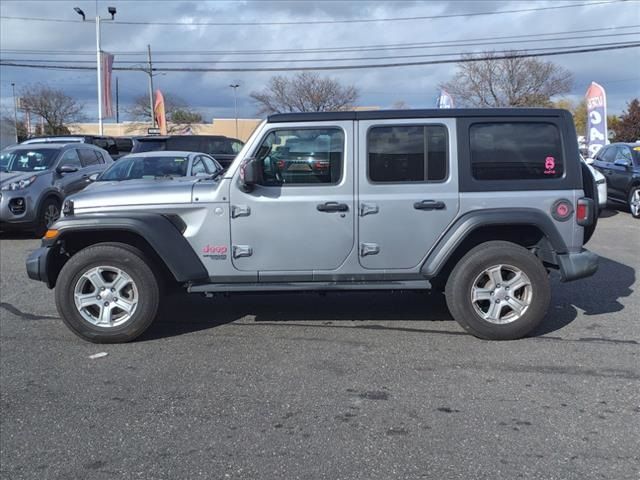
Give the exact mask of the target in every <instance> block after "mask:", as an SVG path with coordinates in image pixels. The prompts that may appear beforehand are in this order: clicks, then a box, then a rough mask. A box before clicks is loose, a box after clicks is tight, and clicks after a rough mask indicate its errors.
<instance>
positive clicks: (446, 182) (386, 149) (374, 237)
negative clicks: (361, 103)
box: [358, 119, 459, 270]
mask: <svg viewBox="0 0 640 480" xmlns="http://www.w3.org/2000/svg"><path fill="white" fill-rule="evenodd" d="M358 140H359V141H358V146H359V148H358V188H359V192H358V242H359V245H358V247H359V259H360V264H361V265H362V266H363V267H364V268H367V269H385V270H388V269H412V268H415V267H417V266H419V265H420V264H421V262H422V260H423V259H424V257H425V256H426V254H427V252H428V251H429V250H430V249H431V247H432V246H433V245H434V244H435V242H436V241H437V239H438V237H439V236H440V235H442V233H443V232H444V231H445V229H446V227H447V226H448V225H449V224H450V223H451V222H452V221H453V219H454V218H455V217H456V215H457V212H458V206H459V200H458V169H457V162H455V161H452V159H455V158H456V156H457V155H456V151H457V150H456V130H455V120H453V119H417V120H410V119H409V120H367V121H360V122H359V126H358Z"/></svg>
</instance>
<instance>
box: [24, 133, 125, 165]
mask: <svg viewBox="0 0 640 480" xmlns="http://www.w3.org/2000/svg"><path fill="white" fill-rule="evenodd" d="M34 143H89V144H91V145H95V146H96V147H100V148H102V149H103V150H106V151H107V152H108V153H109V155H110V156H111V158H114V159H115V158H118V157H119V156H120V151H119V150H118V145H117V144H116V140H115V138H113V137H109V136H106V135H52V136H49V137H33V138H29V139H28V140H25V141H24V142H22V145H31V144H34Z"/></svg>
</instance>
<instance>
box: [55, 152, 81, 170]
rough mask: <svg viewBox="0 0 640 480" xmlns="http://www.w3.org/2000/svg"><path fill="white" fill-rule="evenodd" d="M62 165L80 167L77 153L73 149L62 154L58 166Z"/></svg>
mask: <svg viewBox="0 0 640 480" xmlns="http://www.w3.org/2000/svg"><path fill="white" fill-rule="evenodd" d="M62 165H71V166H72V167H78V168H80V167H82V165H81V164H80V158H79V157H78V152H76V149H75V148H72V149H70V150H67V151H66V152H64V153H63V154H62V157H61V158H60V166H62Z"/></svg>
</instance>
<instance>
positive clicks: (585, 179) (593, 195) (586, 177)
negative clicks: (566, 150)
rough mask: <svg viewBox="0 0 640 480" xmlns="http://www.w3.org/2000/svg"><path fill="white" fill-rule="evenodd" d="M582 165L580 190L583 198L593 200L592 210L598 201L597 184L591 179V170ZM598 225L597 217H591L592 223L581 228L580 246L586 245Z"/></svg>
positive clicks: (584, 164)
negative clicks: (582, 234)
mask: <svg viewBox="0 0 640 480" xmlns="http://www.w3.org/2000/svg"><path fill="white" fill-rule="evenodd" d="M580 163H581V164H582V190H583V191H584V196H585V197H587V198H590V199H591V200H593V205H594V208H598V205H600V203H599V199H598V184H596V179H595V178H594V177H593V174H592V173H591V170H589V167H588V166H587V164H586V163H584V162H580ZM597 225H598V215H594V216H593V223H592V224H591V225H587V226H585V227H583V229H584V237H583V240H582V244H583V245H586V243H587V242H588V241H589V240H591V237H592V236H593V234H594V233H595V231H596V226H597Z"/></svg>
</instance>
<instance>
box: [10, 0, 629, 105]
mask: <svg viewBox="0 0 640 480" xmlns="http://www.w3.org/2000/svg"><path fill="white" fill-rule="evenodd" d="M557 4H558V3H557V2H552V1H546V2H535V3H534V2H516V1H514V2H499V1H474V2H470V1H464V2H447V1H432V2H428V3H427V2H417V1H408V2H382V1H366V0H362V1H351V2H336V1H323V2H292V1H259V2H250V1H242V2H178V1H162V2H128V1H110V2H106V1H102V0H101V1H100V2H99V10H100V13H101V14H102V15H103V16H106V7H107V5H114V6H116V7H117V9H118V13H117V16H116V18H117V19H118V20H121V21H124V20H129V21H153V20H155V21H185V22H191V23H193V22H197V21H220V22H222V21H256V22H266V21H274V20H275V21H299V20H317V19H348V18H351V19H353V18H373V17H399V16H403V17H409V16H418V15H419V16H424V15H438V14H459V13H464V12H479V11H496V10H505V9H521V8H531V7H532V6H535V7H539V6H552V5H557ZM76 5H78V6H80V7H81V8H82V9H83V10H84V11H85V13H86V15H87V18H88V19H91V18H92V17H94V16H95V2H94V1H92V0H91V1H87V0H84V1H60V2H38V1H30V2H21V1H13V0H4V1H3V2H2V3H1V4H0V11H1V13H2V15H3V16H6V15H9V16H28V17H51V18H68V19H75V18H77V15H76V13H75V12H73V7H74V6H76ZM638 20H640V3H638V2H624V3H614V4H611V5H593V6H589V7H578V8H567V9H559V10H548V11H541V12H528V13H514V14H508V15H493V16H473V17H456V18H450V19H440V20H420V21H397V22H376V23H349V24H323V25H280V26H196V25H189V26H185V27H175V26H174V27H165V26H151V25H146V26H132V25H109V24H105V25H104V26H103V49H104V50H107V51H114V52H122V51H132V50H135V51H143V50H145V49H146V45H147V44H151V46H152V50H153V51H156V52H160V51H167V50H234V49H235V50H246V49H282V48H317V47H333V46H336V47H337V46H345V45H347V46H349V45H372V44H392V43H407V42H432V41H442V40H459V39H466V38H481V37H492V36H503V35H522V34H527V33H529V34H535V33H541V32H560V31H571V30H582V29H588V28H589V27H593V28H602V27H603V26H616V25H637V24H638ZM1 26H2V28H1V29H0V44H1V45H2V48H3V49H38V50H42V49H55V50H83V51H93V50H94V49H95V36H94V29H93V24H92V23H88V22H87V23H85V24H82V23H81V22H78V23H45V22H22V21H12V20H3V21H2V25H1ZM633 38H635V39H637V38H638V36H637V35H636V36H635V37H618V38H615V37H611V38H608V39H607V38H597V39H592V40H590V39H589V36H588V35H585V36H584V38H581V39H576V40H573V41H566V42H563V43H559V42H557V43H556V44H555V45H554V44H553V43H545V44H536V46H545V47H547V46H560V45H582V44H589V43H598V41H602V42H610V41H618V40H629V39H633ZM513 46H514V47H517V45H513ZM467 48H469V47H467ZM486 48H491V47H490V46H487V47H486ZM461 49H462V48H461V47H457V48H451V49H444V48H442V49H433V50H429V52H428V53H442V52H447V51H448V52H453V51H460V50H461ZM386 53H389V52H386ZM411 53H418V52H416V51H414V50H405V51H400V53H399V54H411ZM357 55H358V54H349V56H357ZM364 55H367V56H383V55H385V52H384V51H382V52H368V53H366V54H364ZM336 56H337V55H334V54H318V55H317V56H315V57H314V56H310V57H311V58H322V57H325V58H327V57H329V58H331V57H336ZM20 57H23V58H27V55H26V54H22V55H20ZM3 58H18V56H13V57H10V56H9V54H3ZM55 58H58V57H55ZM60 58H65V57H60ZM74 58H86V59H88V60H92V59H93V58H94V57H74ZM125 58H131V57H126V56H124V55H117V56H116V60H118V59H125ZM136 58H140V60H144V57H136ZM208 58H211V57H208ZM249 58H254V59H266V58H269V59H282V60H286V59H290V58H302V57H301V56H299V55H298V56H294V55H282V56H266V55H263V56H254V57H249ZM305 58H307V57H305ZM154 59H155V60H157V61H161V60H169V59H178V60H181V59H182V58H181V57H167V56H160V55H156V56H155V57H154ZM189 59H193V60H196V59H198V57H189ZM231 59H234V60H235V59H237V57H233V56H231V55H228V56H225V57H218V60H231ZM550 59H551V60H552V61H554V62H556V63H558V64H560V65H561V66H563V67H565V68H567V69H569V70H570V71H572V72H573V73H574V75H575V80H576V81H575V87H574V90H573V92H571V96H572V97H574V98H579V97H581V96H582V95H583V93H584V91H585V90H586V88H587V86H588V84H589V83H590V82H591V81H592V80H593V81H598V82H599V83H601V84H602V85H604V86H605V88H607V91H608V98H609V108H610V111H613V112H619V111H621V110H622V109H623V108H624V106H625V103H626V102H627V101H628V100H630V99H631V98H633V97H636V96H640V79H639V74H638V71H637V65H640V49H629V50H619V51H609V52H601V53H596V54H581V55H567V56H561V57H551V58H550ZM200 60H202V58H200ZM331 63H333V62H331ZM157 65H160V64H157ZM213 65H214V63H210V64H209V63H204V64H200V66H213ZM220 65H223V64H220ZM224 65H225V66H229V65H230V64H224ZM231 65H232V64H231ZM260 65H261V66H264V65H265V64H260ZM172 66H175V65H172ZM454 71H455V65H432V66H418V67H406V68H393V69H377V70H354V71H335V72H327V74H328V75H330V76H332V77H334V78H337V79H339V80H340V81H342V82H345V83H349V84H354V85H356V86H357V87H358V88H359V89H360V91H361V97H360V103H361V104H362V105H379V106H381V107H389V106H391V104H393V103H394V102H395V101H397V100H404V101H405V102H406V103H407V104H409V105H410V106H412V107H431V106H432V105H433V103H434V98H435V95H436V93H437V91H436V89H437V85H438V83H440V82H443V81H446V80H447V79H448V78H450V77H451V76H452V75H453V73H454ZM117 75H118V77H119V79H120V93H121V95H120V102H121V105H123V104H126V103H128V102H130V101H131V99H132V98H133V97H134V96H136V95H139V94H144V93H146V91H147V90H146V88H147V76H146V75H145V74H144V73H141V72H118V73H117ZM271 75H272V74H271V73H263V72H253V73H215V72H209V73H168V74H166V75H163V76H158V77H155V78H154V82H155V85H156V86H158V87H160V88H162V89H163V90H164V91H167V92H173V93H176V94H179V95H180V96H182V97H183V98H185V99H186V100H187V101H188V102H189V103H190V104H192V105H194V106H197V107H198V108H200V109H201V110H202V111H203V113H204V114H205V116H206V117H213V116H216V117H222V116H232V115H233V95H232V91H231V89H230V88H229V87H228V85H229V84H230V83H240V84H241V87H240V88H239V89H238V101H239V109H240V115H241V116H244V117H249V116H252V115H254V113H255V107H254V105H253V104H252V103H251V101H250V99H249V97H248V94H249V92H251V91H252V90H259V89H260V88H261V87H262V86H263V85H264V84H265V83H266V81H267V80H268V79H269V77H270V76H271ZM11 81H15V82H16V84H17V85H23V84H26V83H30V82H37V81H40V82H48V83H52V84H53V85H54V86H56V87H61V88H64V89H65V90H66V91H67V92H68V93H70V94H73V95H75V96H77V97H78V98H80V99H81V100H82V101H84V102H86V104H87V112H88V115H92V114H94V112H95V107H94V105H95V72H58V71H52V70H18V69H13V68H8V67H2V69H1V70H0V85H1V87H2V88H1V96H2V101H3V103H6V98H7V97H9V96H10V95H11V87H10V82H11Z"/></svg>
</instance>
